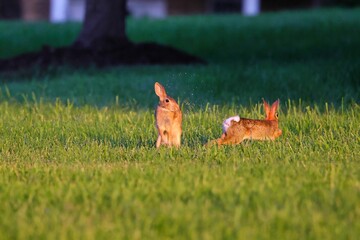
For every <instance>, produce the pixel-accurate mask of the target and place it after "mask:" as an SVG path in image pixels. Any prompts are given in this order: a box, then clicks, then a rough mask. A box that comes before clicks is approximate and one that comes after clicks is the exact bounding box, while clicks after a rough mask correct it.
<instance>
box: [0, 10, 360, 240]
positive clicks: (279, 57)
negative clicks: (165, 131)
mask: <svg viewBox="0 0 360 240" xmlns="http://www.w3.org/2000/svg"><path fill="white" fill-rule="evenodd" d="M359 16H360V11H359V9H355V10H336V9H335V10H323V11H310V12H285V13H279V14H266V15H262V16H259V17H256V18H243V17H241V16H237V15H230V16H206V17H204V16H194V17H176V18H170V19H166V20H147V19H143V20H132V19H130V20H129V22H128V26H129V27H128V34H129V36H130V37H131V38H132V39H133V40H134V41H150V40H152V41H157V42H161V43H165V44H170V45H172V46H176V47H178V48H180V49H183V50H186V51H188V52H191V53H194V54H197V55H199V56H201V57H203V58H204V59H206V60H208V61H209V64H208V65H205V66H196V65H194V66H137V67H117V68H109V69H101V70H99V69H87V70H85V69H82V70H81V69H80V70H75V69H68V68H62V69H54V70H51V71H48V72H45V73H43V72H38V73H35V74H29V73H26V72H25V73H21V74H15V75H8V74H6V75H2V76H1V77H0V78H1V80H2V81H3V82H4V83H3V84H2V86H1V91H0V94H1V95H0V113H1V114H0V135H1V138H0V159H1V160H0V161H1V162H0V163H1V164H0V171H1V174H0V212H1V215H2V216H1V218H0V232H1V238H3V239H29V238H30V239H54V238H60V239H110V238H115V239H357V238H358V236H359V235H360V221H359V219H360V168H359V164H360V160H359V159H360V127H359V126H360V105H359V101H360V58H359V56H360V45H359V42H360V32H359V31H356V29H357V26H359V24H360V18H359ZM0 29H2V30H1V31H0V50H1V51H0V54H1V57H7V56H13V55H15V54H17V53H19V52H22V51H30V50H36V49H37V48H38V47H40V46H41V44H42V43H46V42H48V43H50V44H54V45H56V46H60V45H64V44H68V43H70V42H71V41H72V40H73V39H74V38H75V37H76V34H77V31H78V30H79V25H77V24H65V25H57V26H51V25H49V24H46V23H36V24H23V23H14V22H0ZM14 42H17V44H16V46H15V45H12V44H14ZM155 81H159V82H161V83H163V84H164V86H165V87H166V89H167V91H168V93H169V94H170V95H171V96H172V97H174V98H176V99H178V100H179V102H180V104H181V106H182V109H183V112H184V120H183V130H184V133H183V138H182V140H183V146H182V147H181V148H180V149H178V150H177V149H168V148H161V149H159V150H156V149H155V147H154V145H155V140H156V130H155V122H154V116H153V112H154V106H155V105H156V103H157V98H156V96H155V94H154V92H153V84H154V82H155ZM262 97H264V98H265V99H267V100H269V101H274V100H275V99H277V98H280V100H281V108H280V114H279V118H280V128H281V129H282V130H283V136H281V137H280V138H279V139H277V140H276V141H274V142H255V141H247V142H245V143H244V144H242V145H238V146H233V147H232V146H228V147H221V148H217V147H212V148H206V147H204V146H203V144H204V143H206V142H207V141H208V140H211V139H214V138H217V137H219V136H220V134H221V123H222V121H223V120H224V119H225V118H227V117H229V116H233V115H237V114H239V115H240V116H244V117H250V118H263V115H264V114H263V110H262V106H261V98H262Z"/></svg>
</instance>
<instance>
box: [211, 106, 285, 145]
mask: <svg viewBox="0 0 360 240" xmlns="http://www.w3.org/2000/svg"><path fill="white" fill-rule="evenodd" d="M263 101H264V109H265V113H266V118H265V120H258V119H247V118H237V117H238V116H235V117H232V118H228V119H226V120H225V121H224V123H223V134H222V135H221V137H220V138H218V139H216V140H215V141H212V142H210V143H215V144H217V145H225V144H239V143H241V142H242V141H243V140H245V139H253V140H275V139H276V138H278V137H280V136H281V134H282V130H281V129H279V123H278V113H277V109H278V107H279V104H280V101H279V99H278V100H276V101H275V102H274V103H273V104H272V105H271V107H270V106H269V104H268V103H267V102H266V101H265V100H264V99H263Z"/></svg>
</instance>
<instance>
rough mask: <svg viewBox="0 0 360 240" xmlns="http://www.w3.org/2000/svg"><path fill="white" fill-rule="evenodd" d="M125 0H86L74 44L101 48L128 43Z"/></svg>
mask: <svg viewBox="0 0 360 240" xmlns="http://www.w3.org/2000/svg"><path fill="white" fill-rule="evenodd" d="M126 2H127V0H86V9H85V20H84V23H83V27H82V30H81V32H80V34H79V36H78V38H77V39H76V41H75V43H74V44H75V46H78V47H82V48H95V49H96V48H103V47H104V45H108V44H110V45H113V44H122V45H125V44H128V43H129V41H128V39H127V37H126V32H125V17H126Z"/></svg>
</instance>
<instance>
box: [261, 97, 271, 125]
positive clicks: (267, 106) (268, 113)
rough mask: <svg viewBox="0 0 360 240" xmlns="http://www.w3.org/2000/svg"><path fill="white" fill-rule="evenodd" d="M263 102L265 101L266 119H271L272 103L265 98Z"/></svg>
mask: <svg viewBox="0 0 360 240" xmlns="http://www.w3.org/2000/svg"><path fill="white" fill-rule="evenodd" d="M263 102H264V110H265V116H266V118H265V119H266V120H270V119H269V118H270V111H271V108H270V105H269V104H268V103H267V102H266V101H265V99H263Z"/></svg>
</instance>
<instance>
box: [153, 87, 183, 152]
mask: <svg viewBox="0 0 360 240" xmlns="http://www.w3.org/2000/svg"><path fill="white" fill-rule="evenodd" d="M155 93H156V95H157V96H158V97H159V99H160V101H159V104H158V106H157V107H156V110H155V119H156V128H157V130H158V138H157V141H156V148H159V147H160V145H166V146H170V147H171V146H175V147H177V148H178V147H180V145H181V133H182V126H181V124H182V113H181V109H180V107H179V105H178V104H177V102H176V101H175V100H174V99H173V98H171V97H169V96H168V95H167V94H166V91H165V88H164V87H163V86H162V85H161V84H160V83H158V82H156V83H155Z"/></svg>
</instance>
